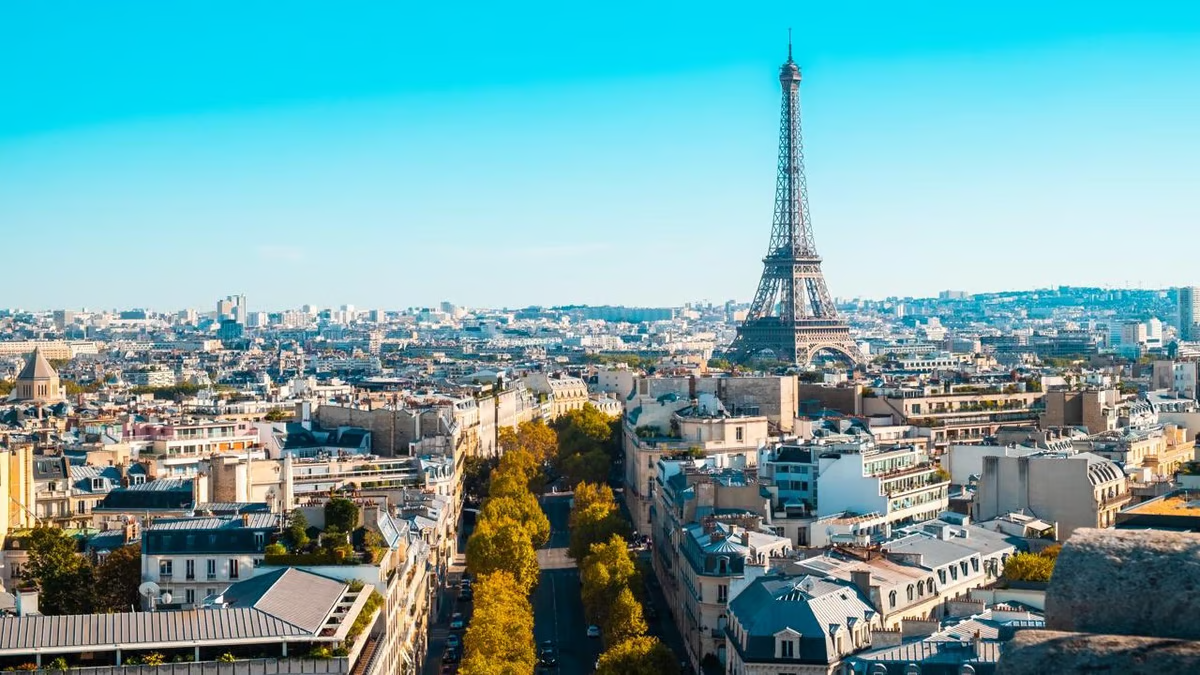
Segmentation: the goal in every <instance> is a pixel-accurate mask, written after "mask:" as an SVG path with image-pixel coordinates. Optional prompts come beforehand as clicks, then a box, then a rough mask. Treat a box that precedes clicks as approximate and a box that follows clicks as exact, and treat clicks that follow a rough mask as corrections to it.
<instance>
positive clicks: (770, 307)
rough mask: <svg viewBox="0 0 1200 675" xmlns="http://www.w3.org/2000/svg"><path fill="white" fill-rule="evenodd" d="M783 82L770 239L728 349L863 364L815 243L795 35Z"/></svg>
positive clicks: (737, 357)
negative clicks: (758, 276) (822, 355)
mask: <svg viewBox="0 0 1200 675" xmlns="http://www.w3.org/2000/svg"><path fill="white" fill-rule="evenodd" d="M779 83H780V84H781V85H782V86H783V103H782V106H781V107H782V110H781V114H780V122H779V176H778V178H777V179H776V183H775V218H774V223H773V224H772V226H771V245H770V246H769V247H768V248H767V255H766V257H765V258H763V275H762V280H761V281H759V283H758V292H757V293H755V295H754V303H753V304H752V305H750V311H749V313H748V314H747V315H746V320H745V321H744V322H742V325H740V326H738V329H737V337H735V338H734V340H733V344H732V345H730V348H729V355H730V357H731V358H732V360H734V361H736V362H739V363H744V362H746V361H749V360H751V359H754V358H762V357H764V356H768V352H769V354H770V355H773V357H774V358H775V359H777V360H780V361H787V362H790V363H795V364H799V365H805V364H808V363H809V362H810V361H812V358H813V356H815V355H816V353H817V352H821V351H826V352H832V353H833V354H834V355H838V356H841V357H843V358H844V359H846V360H848V361H851V362H854V363H858V362H859V361H861V360H862V355H861V354H860V353H859V351H858V348H857V347H856V346H855V344H854V340H853V339H852V338H851V337H850V327H849V326H847V325H846V323H845V322H843V321H842V320H841V319H840V318H839V317H838V312H837V308H836V307H835V306H834V304H833V300H832V299H831V298H830V296H829V289H828V288H826V287H825V277H824V276H823V275H822V274H821V257H820V256H819V255H817V247H816V244H814V243H813V233H812V224H811V221H810V220H809V216H808V188H807V187H806V185H805V182H804V146H803V143H802V141H801V137H800V68H799V67H798V66H796V63H795V62H794V61H792V44H791V41H790V40H789V41H788V60H787V63H785V64H783V66H782V67H780V69H779Z"/></svg>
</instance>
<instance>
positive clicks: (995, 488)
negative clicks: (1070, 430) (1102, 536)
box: [971, 452, 1132, 541]
mask: <svg viewBox="0 0 1200 675" xmlns="http://www.w3.org/2000/svg"><path fill="white" fill-rule="evenodd" d="M1131 499H1132V496H1131V495H1130V493H1129V487H1128V484H1127V480H1126V477H1125V473H1124V472H1122V471H1121V468H1120V467H1119V466H1117V465H1116V464H1114V463H1113V462H1112V461H1110V460H1108V459H1106V458H1104V457H1101V456H1100V455H1096V454H1092V453H1087V452H1081V453H1056V452H1039V453H1034V454H1027V455H1023V456H988V457H984V458H983V469H982V474H981V476H980V479H979V483H978V487H977V489H976V492H975V497H974V501H973V503H972V506H971V515H972V517H973V518H974V519H975V520H976V521H984V520H991V519H993V518H997V517H1000V516H1003V515H1004V514H1006V513H1010V512H1014V511H1017V512H1024V513H1028V514H1032V515H1034V516H1036V517H1038V518H1040V519H1041V520H1043V521H1046V522H1048V523H1055V524H1057V526H1058V538H1059V540H1060V541H1065V540H1066V539H1067V538H1069V537H1070V536H1071V533H1072V532H1074V531H1075V530H1077V529H1079V528H1081V527H1111V526H1112V525H1113V523H1114V522H1115V521H1116V514H1117V511H1120V510H1121V509H1122V508H1124V507H1125V506H1127V505H1128V504H1129V502H1130V500H1131Z"/></svg>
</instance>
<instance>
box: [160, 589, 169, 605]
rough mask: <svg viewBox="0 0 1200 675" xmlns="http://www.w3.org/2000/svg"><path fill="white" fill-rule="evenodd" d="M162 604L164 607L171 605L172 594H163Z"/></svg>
mask: <svg viewBox="0 0 1200 675" xmlns="http://www.w3.org/2000/svg"><path fill="white" fill-rule="evenodd" d="M162 602H163V604H164V605H169V604H171V593H170V592H167V593H163V594H162Z"/></svg>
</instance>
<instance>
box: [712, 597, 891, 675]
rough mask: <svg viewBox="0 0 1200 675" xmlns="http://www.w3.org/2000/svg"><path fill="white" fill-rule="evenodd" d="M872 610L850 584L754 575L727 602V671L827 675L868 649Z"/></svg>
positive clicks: (875, 618)
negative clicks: (753, 577)
mask: <svg viewBox="0 0 1200 675" xmlns="http://www.w3.org/2000/svg"><path fill="white" fill-rule="evenodd" d="M881 628H882V624H881V621H880V617H879V614H878V612H876V611H875V609H874V608H873V607H872V606H871V603H870V601H869V600H868V598H866V597H864V596H863V594H862V593H861V592H860V591H859V590H858V588H856V587H855V586H854V585H853V584H851V583H848V582H845V581H841V580H838V579H825V578H822V577H818V576H814V575H795V576H794V575H785V574H772V575H768V576H762V577H758V578H755V579H754V580H753V581H751V582H750V583H749V584H748V585H747V586H746V587H745V588H744V590H740V592H739V593H737V595H736V596H735V597H734V599H733V601H732V602H731V603H730V606H729V626H728V628H727V630H726V635H727V636H728V645H729V649H728V652H729V658H728V665H727V667H726V670H725V672H726V673H729V674H730V675H768V674H771V675H774V674H776V673H779V674H782V673H789V674H792V675H833V673H836V672H837V668H838V664H840V663H841V661H842V659H844V658H845V657H847V656H849V655H851V654H853V653H855V652H858V651H862V650H865V649H867V648H869V647H870V646H871V644H872V637H873V634H874V633H875V632H876V631H878V630H880V629H881Z"/></svg>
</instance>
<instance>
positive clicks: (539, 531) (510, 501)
mask: <svg viewBox="0 0 1200 675" xmlns="http://www.w3.org/2000/svg"><path fill="white" fill-rule="evenodd" d="M479 517H480V520H487V521H502V520H515V521H517V522H518V523H520V524H521V525H522V526H523V527H524V528H525V530H526V531H527V532H529V538H530V542H531V543H532V544H533V547H534V548H535V549H536V548H541V547H543V546H545V545H546V542H548V541H550V520H549V519H548V518H546V513H545V511H542V506H541V504H539V503H538V500H537V497H534V496H533V495H532V494H531V493H529V492H526V493H524V494H523V495H520V496H512V497H491V498H489V499H488V500H487V501H486V502H484V503H483V508H482V509H480V512H479Z"/></svg>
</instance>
